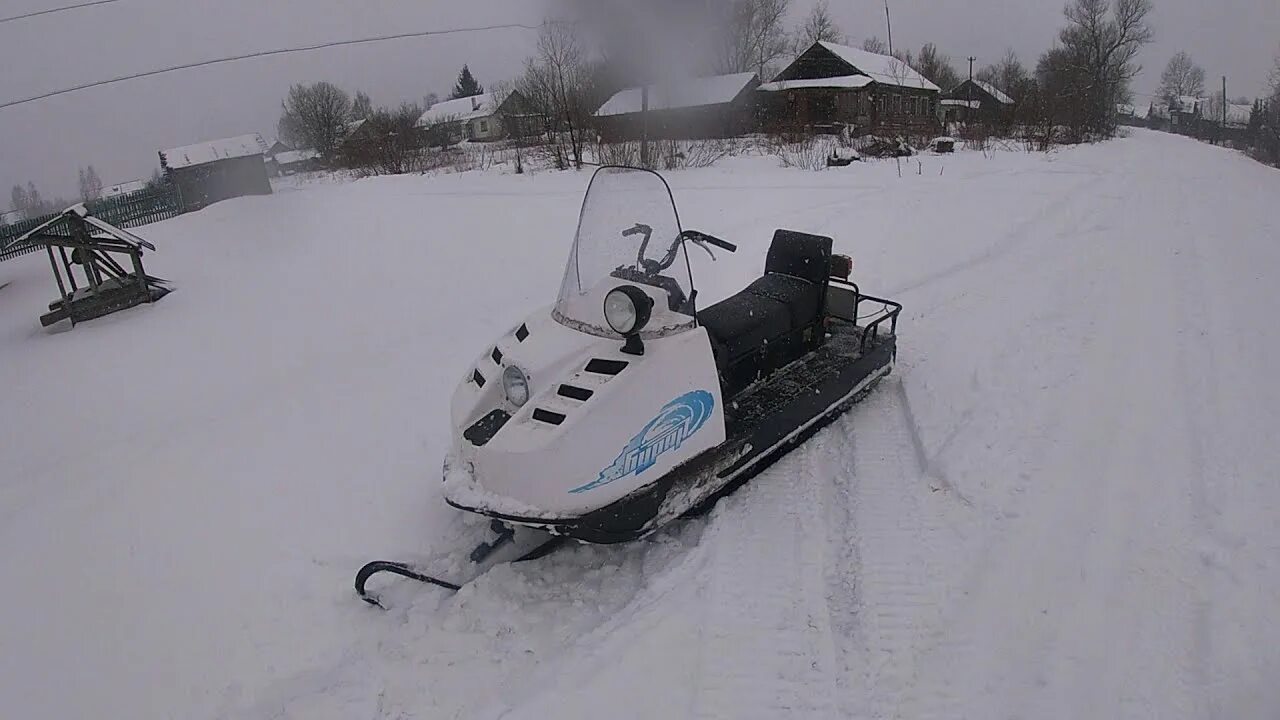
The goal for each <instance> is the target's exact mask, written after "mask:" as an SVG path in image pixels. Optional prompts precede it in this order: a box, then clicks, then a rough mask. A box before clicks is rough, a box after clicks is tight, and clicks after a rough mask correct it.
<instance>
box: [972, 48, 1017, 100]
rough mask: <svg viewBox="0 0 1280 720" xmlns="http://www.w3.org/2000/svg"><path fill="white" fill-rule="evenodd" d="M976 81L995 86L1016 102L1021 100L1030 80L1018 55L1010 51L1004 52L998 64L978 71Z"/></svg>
mask: <svg viewBox="0 0 1280 720" xmlns="http://www.w3.org/2000/svg"><path fill="white" fill-rule="evenodd" d="M976 77H977V79H978V80H981V81H982V82H985V83H989V84H991V85H993V86H995V87H996V88H997V89H998V90H1000V91H1002V92H1004V94H1006V95H1008V96H1009V97H1010V98H1012V99H1013V100H1014V102H1017V101H1019V100H1021V99H1022V95H1023V94H1024V92H1025V91H1026V88H1027V83H1028V81H1029V80H1030V78H1029V76H1028V75H1027V69H1026V68H1025V67H1023V65H1022V61H1021V60H1019V59H1018V54H1017V53H1015V52H1014V51H1013V50H1012V49H1010V50H1006V51H1005V54H1004V57H1003V58H1001V59H1000V62H998V63H996V64H994V65H988V66H986V67H984V68H982V69H981V70H979V71H978V73H977V75H976Z"/></svg>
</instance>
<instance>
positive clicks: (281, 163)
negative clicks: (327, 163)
mask: <svg viewBox="0 0 1280 720" xmlns="http://www.w3.org/2000/svg"><path fill="white" fill-rule="evenodd" d="M275 163H276V169H277V170H278V171H279V172H280V174H281V175H295V174H297V173H300V172H307V171H310V170H317V169H319V168H320V153H318V152H316V151H315V150H285V151H284V152H279V153H276V156H275Z"/></svg>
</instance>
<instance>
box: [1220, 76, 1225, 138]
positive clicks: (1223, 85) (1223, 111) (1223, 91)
mask: <svg viewBox="0 0 1280 720" xmlns="http://www.w3.org/2000/svg"><path fill="white" fill-rule="evenodd" d="M1219 135H1221V136H1222V144H1223V145H1226V144H1227V76H1226V75H1223V76H1222V131H1221V132H1220V133H1219Z"/></svg>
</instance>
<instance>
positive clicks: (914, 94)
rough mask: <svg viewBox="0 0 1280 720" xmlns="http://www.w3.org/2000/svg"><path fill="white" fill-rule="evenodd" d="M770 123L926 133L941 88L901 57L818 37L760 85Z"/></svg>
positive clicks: (931, 125)
mask: <svg viewBox="0 0 1280 720" xmlns="http://www.w3.org/2000/svg"><path fill="white" fill-rule="evenodd" d="M760 90H761V91H762V92H761V94H762V96H763V97H765V98H766V99H765V100H764V108H763V109H764V117H765V122H766V126H768V127H772V128H774V129H787V128H791V129H801V128H810V129H814V130H819V131H828V132H834V131H840V130H847V131H849V132H852V133H860V132H905V131H921V132H928V131H933V130H935V129H937V127H938V107H939V106H938V100H939V94H940V93H941V89H940V88H939V87H938V86H937V85H934V84H933V83H932V82H930V81H929V80H928V79H927V78H925V77H924V76H923V75H921V74H920V73H918V72H916V70H915V69H914V68H912V67H911V66H910V65H908V64H906V63H904V62H902V61H901V60H899V59H897V58H895V57H890V56H888V55H881V54H878V53H873V52H867V51H866V50H860V49H858V48H852V47H848V46H846V45H837V44H836V43H829V42H816V43H814V44H813V45H811V46H810V47H809V49H808V50H805V51H804V52H803V53H801V55H800V57H798V58H796V59H795V61H794V62H792V63H791V65H789V66H788V67H787V68H786V69H785V70H783V71H782V72H781V73H779V74H778V76H777V78H775V79H774V81H773V82H768V83H765V84H764V85H761V86H760Z"/></svg>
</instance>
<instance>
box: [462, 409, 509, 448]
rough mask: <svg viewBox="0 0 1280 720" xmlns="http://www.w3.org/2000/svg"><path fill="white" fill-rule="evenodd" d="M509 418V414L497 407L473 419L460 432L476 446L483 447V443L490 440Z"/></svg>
mask: <svg viewBox="0 0 1280 720" xmlns="http://www.w3.org/2000/svg"><path fill="white" fill-rule="evenodd" d="M510 419H511V415H509V414H508V413H507V411H506V410H503V409H501V408H499V409H497V410H494V411H493V412H491V413H489V414H488V415H485V416H484V417H482V418H480V419H479V420H477V421H475V423H474V424H472V426H471V427H469V428H467V429H466V430H465V431H464V432H463V433H462V437H463V438H465V439H466V440H467V442H469V443H471V444H472V445H475V446H476V447H484V444H485V443H487V442H489V441H490V440H492V439H493V436H494V435H497V434H498V431H499V430H501V429H502V426H503V425H506V424H507V421H508V420H510Z"/></svg>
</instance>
